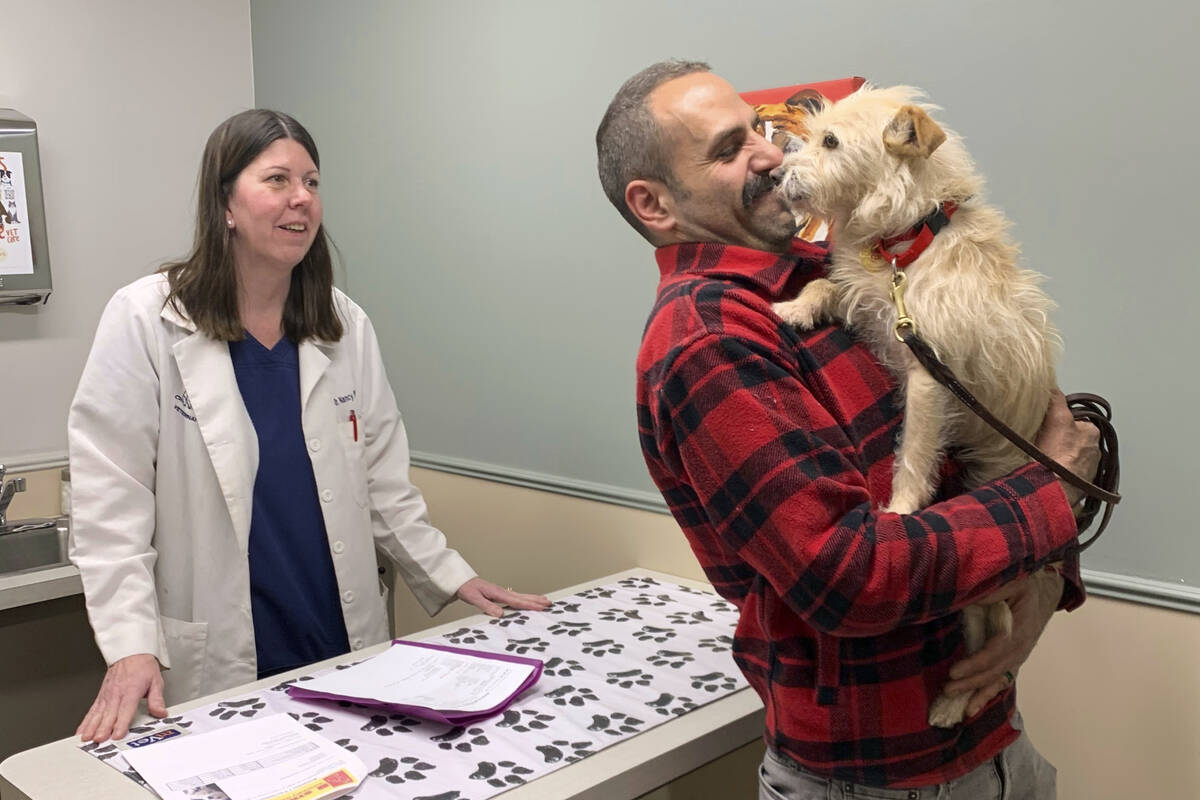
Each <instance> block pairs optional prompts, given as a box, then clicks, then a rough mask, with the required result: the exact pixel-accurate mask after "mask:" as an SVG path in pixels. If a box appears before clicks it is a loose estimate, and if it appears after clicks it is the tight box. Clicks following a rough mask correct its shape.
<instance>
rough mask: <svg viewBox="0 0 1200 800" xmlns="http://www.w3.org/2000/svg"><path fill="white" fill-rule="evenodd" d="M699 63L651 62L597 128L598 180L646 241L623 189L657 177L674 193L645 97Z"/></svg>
mask: <svg viewBox="0 0 1200 800" xmlns="http://www.w3.org/2000/svg"><path fill="white" fill-rule="evenodd" d="M708 71H709V66H708V64H706V63H704V62H703V61H683V60H680V59H671V60H669V61H660V62H658V63H657V64H652V65H650V66H649V67H646V68H645V69H644V70H642V71H641V72H639V73H638V74H636V75H634V76H633V77H632V78H630V79H629V80H627V81H625V83H624V84H623V85H622V86H621V88H620V89H619V90H617V94H616V95H615V96H614V97H613V99H612V102H611V103H609V104H608V110H607V111H605V112H604V119H602V120H600V127H599V128H597V129H596V162H597V167H598V169H599V172H600V184H601V186H603V187H604V193H605V194H606V195H608V200H609V202H611V203H612V204H613V205H614V206H615V207H616V209H617V211H620V212H621V216H623V217H624V218H625V220H626V222H628V223H629V224H630V225H632V226H633V227H634V228H635V229H636V230H637V232H638V233H640V234H642V236H644V237H646V239H648V240H649V239H650V234H649V231H647V230H646V226H645V225H643V224H642V223H641V220H639V219H638V218H637V217H636V216H634V214H633V212H632V211H630V210H629V206H628V205H626V203H625V187H626V186H628V185H629V182H630V181H634V180H657V181H661V182H662V183H664V184H666V185H667V187H668V188H669V189H671V190H672V191H678V188H679V187H677V186H676V184H675V176H674V174H673V173H672V171H671V161H670V154H669V153H668V152H667V151H666V148H665V147H664V145H663V141H662V131H661V129H660V128H659V126H658V123H657V122H655V120H654V115H653V114H652V113H651V112H650V108H649V107H648V105H647V102H646V99H647V98H648V97H649V96H650V93H651V92H653V91H654V90H655V89H657V88H658V87H659V86H661V85H663V84H664V83H666V82H667V81H670V80H674V79H675V78H682V77H683V76H684V75H691V74H692V73H695V72H708Z"/></svg>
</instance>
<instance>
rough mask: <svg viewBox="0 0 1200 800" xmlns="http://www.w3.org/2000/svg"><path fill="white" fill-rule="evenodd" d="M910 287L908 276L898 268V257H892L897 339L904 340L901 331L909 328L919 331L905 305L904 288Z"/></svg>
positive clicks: (893, 299)
mask: <svg viewBox="0 0 1200 800" xmlns="http://www.w3.org/2000/svg"><path fill="white" fill-rule="evenodd" d="M907 288H908V276H907V275H905V274H904V272H903V271H902V270H899V269H896V259H894V258H893V259H892V302H893V303H894V304H895V306H896V327H895V328H894V330H893V332H894V333H895V334H896V341H898V342H903V341H904V337H903V336H901V335H900V332H901V331H902V330H903V329H905V328H908V329H909V330H910V331H912V332H913V333H914V334H915V333H916V332H917V322H916V320H914V319H913V318H912V317H910V316H909V315H908V309H906V308H905V307H904V290H905V289H907Z"/></svg>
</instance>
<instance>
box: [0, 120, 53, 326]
mask: <svg viewBox="0 0 1200 800" xmlns="http://www.w3.org/2000/svg"><path fill="white" fill-rule="evenodd" d="M48 297H50V251H49V248H48V246H47V243H46V213H45V207H44V204H43V202H42V168H41V163H40V162H39V161H38V145H37V124H36V123H35V122H34V121H33V120H31V119H30V118H29V117H27V116H25V115H24V114H22V113H20V112H18V111H14V110H12V109H11V108H0V307H4V306H13V305H36V304H39V303H44V302H46V299H47V298H48Z"/></svg>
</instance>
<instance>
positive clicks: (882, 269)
mask: <svg viewBox="0 0 1200 800" xmlns="http://www.w3.org/2000/svg"><path fill="white" fill-rule="evenodd" d="M920 98H921V95H920V93H919V92H917V91H916V90H915V89H912V88H910V87H895V88H889V89H880V88H875V87H870V86H868V87H864V88H863V89H860V90H859V91H857V92H855V93H854V94H852V95H850V96H849V97H846V98H845V99H843V100H841V101H839V102H837V103H834V104H833V105H832V106H829V107H828V108H826V109H824V110H823V111H821V112H820V113H819V114H817V115H816V116H814V117H812V118H810V119H809V120H808V128H809V138H808V144H807V145H806V146H805V147H803V148H801V149H800V150H799V151H796V152H792V153H789V154H788V155H787V156H786V157H785V159H784V161H783V164H782V165H781V166H780V167H779V169H778V170H777V171H776V172H775V173H774V174H773V176H774V177H775V178H776V179H777V182H778V184H779V190H780V192H781V193H782V194H783V196H784V197H785V198H787V199H788V201H789V202H791V203H792V204H793V205H794V206H795V207H796V208H797V210H801V211H806V212H808V213H812V214H815V215H817V216H820V217H823V218H825V219H826V220H828V221H829V223H830V229H831V238H832V264H831V266H830V269H829V277H828V279H827V280H826V279H820V280H816V281H813V282H811V283H809V284H808V285H807V286H806V287H805V288H804V290H803V291H802V292H801V294H800V296H799V297H798V298H796V299H795V300H793V301H790V302H786V303H781V304H778V305H777V306H776V312H777V313H778V314H779V315H780V317H782V318H783V319H784V320H785V321H787V322H789V323H791V324H793V325H796V326H798V327H803V328H811V327H813V326H814V325H815V324H817V323H819V322H822V321H826V320H830V319H833V318H840V319H842V320H845V321H846V323H848V324H849V325H850V326H851V327H852V328H853V329H854V331H855V332H856V334H857V335H858V336H860V337H861V338H863V339H864V340H865V341H866V342H867V343H868V344H869V345H870V347H871V348H872V349H873V350H874V352H875V354H876V355H877V356H878V357H879V358H880V360H881V361H882V362H883V363H884V364H885V365H887V366H888V367H889V368H891V369H892V370H893V371H894V372H895V373H896V375H897V376H898V378H899V379H900V384H901V386H902V388H903V391H904V397H905V406H904V430H903V436H902V440H901V443H900V446H899V449H898V450H897V453H896V465H895V472H894V478H893V485H892V497H891V501H890V503H889V504H888V505H887V506H886V508H885V510H886V511H892V512H896V513H902V514H903V513H912V512H914V511H916V510H918V509H920V508H923V507H924V506H926V505H928V503H929V501H930V500H931V499H932V497H933V494H934V491H935V489H936V487H937V478H938V474H939V466H940V462H941V459H942V457H943V454H944V452H945V450H946V449H947V448H948V447H951V446H952V447H954V448H956V449H957V455H958V457H959V458H960V460H961V461H962V463H963V465H964V467H965V468H966V470H967V475H966V477H967V482H968V486H971V487H974V486H977V485H979V484H982V483H984V482H986V481H989V480H991V479H993V478H997V477H1000V476H1002V475H1005V474H1007V473H1009V472H1011V471H1012V470H1014V469H1016V468H1017V467H1018V466H1020V465H1021V464H1024V463H1026V462H1027V461H1028V460H1029V459H1028V457H1027V456H1025V455H1024V454H1023V453H1022V452H1021V451H1019V450H1018V449H1017V448H1016V447H1014V446H1013V445H1011V444H1009V443H1008V442H1007V441H1006V440H1005V439H1004V438H1003V437H1001V436H1000V435H999V434H997V433H996V432H995V431H993V430H992V429H991V428H990V427H989V426H988V425H987V424H986V423H984V422H983V421H982V420H981V419H979V418H978V417H976V416H975V415H974V414H972V413H971V412H970V411H968V410H967V409H966V408H965V407H964V406H962V405H961V404H960V403H959V402H958V401H957V400H956V399H955V398H954V397H953V396H952V395H951V394H950V393H949V392H948V391H947V390H946V389H944V388H943V387H942V386H941V385H940V384H938V383H937V382H936V381H935V380H934V379H933V378H932V377H931V376H930V375H929V374H928V373H927V372H926V371H925V370H924V368H922V367H921V365H920V364H919V363H918V362H917V361H916V359H915V358H914V357H913V355H912V354H911V353H910V352H909V351H908V348H907V347H905V346H904V345H903V344H902V343H901V342H899V341H898V340H897V339H896V338H895V336H894V326H895V323H896V317H897V314H896V309H895V306H894V304H893V301H892V295H891V287H892V272H891V266H890V265H888V264H885V263H884V262H882V261H878V260H874V261H873V260H872V259H871V258H870V257H869V256H867V255H866V254H864V252H863V251H864V250H867V249H868V248H869V249H874V247H875V245H876V243H877V242H879V241H880V240H881V239H882V238H885V237H889V236H894V235H899V234H902V233H904V232H906V231H908V230H910V229H911V228H912V227H913V226H914V225H915V224H916V223H917V222H918V221H920V220H921V219H922V218H924V217H925V216H926V215H928V214H929V213H930V212H932V211H933V210H934V209H935V208H937V206H938V204H939V203H944V202H946V201H954V202H957V203H958V204H959V207H958V210H957V211H956V213H955V214H954V215H953V217H952V219H951V222H950V224H949V225H947V226H945V227H944V228H943V229H942V230H941V231H940V232H939V233H938V234H937V235H936V236H934V238H933V242H932V243H931V244H930V245H929V246H928V248H927V249H926V250H925V251H924V252H923V253H922V254H921V255H920V256H919V257H918V258H917V260H916V261H914V262H913V263H912V264H911V265H910V266H909V267H908V268H907V269H906V270H905V273H906V275H907V279H908V288H907V292H906V294H905V298H904V299H905V304H906V305H907V308H908V312H909V314H910V315H911V316H912V317H913V319H914V320H915V321H916V326H917V332H918V334H919V335H920V336H921V338H922V339H924V340H925V341H926V342H927V343H928V344H929V345H930V346H931V347H933V349H934V350H935V351H936V352H937V354H938V355H939V356H940V357H941V359H942V360H943V361H944V362H946V364H948V365H949V366H950V368H951V369H952V370H954V372H955V374H956V375H957V376H958V378H959V380H960V381H962V383H963V384H965V385H966V386H967V388H969V389H970V390H971V392H972V393H973V394H975V396H976V397H978V398H979V399H980V401H981V402H983V404H984V405H985V406H987V407H988V408H989V409H990V410H991V411H992V412H993V413H995V414H996V415H997V416H998V417H1000V418H1001V419H1003V420H1004V421H1005V422H1006V423H1007V424H1008V425H1009V426H1010V427H1012V428H1013V429H1014V430H1015V431H1017V433H1019V434H1021V435H1022V436H1024V437H1026V438H1032V437H1033V436H1034V435H1035V434H1036V432H1037V430H1038V428H1039V426H1040V425H1041V422H1042V418H1043V416H1044V415H1045V412H1046V408H1047V404H1048V402H1049V399H1050V393H1051V390H1052V389H1053V388H1054V386H1055V377H1054V363H1055V361H1056V359H1057V356H1058V351H1059V349H1060V339H1059V336H1058V333H1057V331H1056V330H1055V329H1054V327H1053V325H1052V324H1051V322H1050V317H1049V313H1050V311H1051V310H1052V308H1053V303H1052V302H1051V300H1050V299H1049V298H1048V297H1047V296H1046V295H1045V294H1044V293H1043V292H1042V290H1041V288H1040V286H1039V284H1040V282H1041V276H1039V275H1037V274H1036V273H1034V272H1030V271H1028V270H1024V269H1021V268H1020V267H1019V266H1018V264H1017V260H1018V250H1017V247H1016V245H1015V244H1014V243H1013V242H1012V241H1011V240H1010V239H1009V238H1008V236H1007V233H1006V231H1007V228H1008V223H1007V221H1006V220H1005V218H1004V217H1003V216H1002V215H1001V213H1000V212H999V211H998V210H996V209H995V208H993V207H991V206H989V205H987V204H985V203H984V202H982V200H981V199H980V197H979V195H980V192H981V190H982V185H983V184H982V180H981V179H980V178H979V176H978V175H977V174H976V172H975V167H974V164H973V163H972V161H971V158H970V156H968V154H967V151H966V149H965V148H964V147H963V144H962V140H961V139H960V138H959V137H958V136H957V135H956V134H954V133H953V132H952V131H944V130H943V129H942V128H941V127H939V126H938V124H937V123H935V122H934V121H933V120H932V119H931V118H930V117H929V114H928V112H929V111H930V110H934V109H935V108H936V107H933V106H928V105H923V104H921V103H919V100H920ZM1011 625H1012V619H1011V615H1010V613H1009V609H1008V606H1007V605H1005V604H1004V603H996V604H993V605H991V606H988V607H987V608H986V609H984V608H981V607H978V606H974V607H971V608H968V609H967V611H966V612H965V613H964V628H965V636H966V644H967V649H968V651H969V652H975V651H976V650H978V649H979V648H980V647H982V646H983V643H984V641H985V640H986V638H987V636H988V635H990V634H992V633H995V632H997V630H1003V631H1008V630H1010V629H1011ZM968 698H969V693H968V694H964V695H961V696H959V697H955V698H949V697H947V696H945V695H942V696H940V697H939V698H937V700H936V701H935V702H934V704H933V708H932V709H931V713H930V723H931V724H933V725H939V726H943V727H946V726H951V725H954V724H956V723H958V722H960V721H961V720H962V718H963V713H964V711H965V708H966V704H967V700H968Z"/></svg>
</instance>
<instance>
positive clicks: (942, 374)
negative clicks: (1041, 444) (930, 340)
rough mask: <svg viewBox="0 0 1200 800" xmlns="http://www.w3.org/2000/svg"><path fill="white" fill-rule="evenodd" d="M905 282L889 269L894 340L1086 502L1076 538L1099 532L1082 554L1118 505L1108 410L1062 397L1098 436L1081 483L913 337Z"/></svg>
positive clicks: (1099, 401)
mask: <svg viewBox="0 0 1200 800" xmlns="http://www.w3.org/2000/svg"><path fill="white" fill-rule="evenodd" d="M907 281H908V278H907V276H906V275H905V274H904V272H903V271H902V270H898V269H897V268H896V264H895V262H894V261H893V263H892V300H893V301H894V303H895V305H896V311H897V319H896V327H895V334H896V338H897V339H899V340H900V341H901V342H903V343H904V344H905V345H907V346H908V349H909V350H911V351H912V354H913V355H914V356H916V358H917V360H918V361H920V362H921V365H922V366H923V367H925V369H926V370H927V371H928V372H929V374H930V375H931V376H933V378H934V380H936V381H937V382H938V383H940V384H941V385H942V386H944V387H946V389H948V390H949V391H950V393H951V394H953V395H954V396H955V397H957V398H958V399H959V400H960V401H962V403H963V405H965V406H966V407H967V408H969V409H970V410H971V411H972V412H974V413H975V414H976V416H978V417H979V418H980V419H982V420H983V421H984V422H986V423H987V424H988V425H990V426H991V427H992V428H993V429H995V431H996V432H997V433H999V434H1000V435H1001V436H1003V437H1004V438H1005V439H1007V440H1008V441H1010V442H1012V443H1013V444H1014V445H1016V446H1017V447H1018V448H1020V450H1021V451H1022V452H1024V453H1025V454H1026V455H1028V456H1029V457H1030V458H1032V459H1034V460H1035V461H1037V462H1038V463H1040V464H1042V465H1043V466H1045V467H1046V468H1047V469H1049V470H1050V471H1051V472H1053V473H1054V474H1055V475H1057V476H1058V477H1059V478H1061V479H1062V480H1064V481H1065V482H1067V483H1069V484H1071V485H1072V486H1074V487H1075V488H1076V489H1078V490H1079V491H1081V492H1083V493H1084V495H1085V499H1084V502H1083V508H1082V509H1081V511H1080V513H1079V514H1078V515H1077V520H1078V524H1079V532H1080V533H1082V532H1083V531H1085V530H1087V528H1088V526H1090V525H1091V524H1092V521H1093V520H1094V519H1095V518H1096V515H1097V514H1099V513H1100V510H1101V507H1103V510H1104V513H1103V516H1101V517H1100V526H1099V527H1098V528H1097V529H1096V532H1095V533H1094V534H1092V536H1091V537H1090V538H1088V540H1087V541H1086V542H1085V541H1080V544H1079V549H1080V550H1081V551H1082V550H1086V549H1087V548H1089V547H1091V546H1092V544H1093V543H1094V542H1095V541H1096V540H1097V539H1099V538H1100V534H1101V533H1103V532H1104V529H1105V528H1106V527H1108V521H1109V519H1110V518H1111V517H1112V512H1113V507H1114V506H1115V505H1116V504H1117V503H1119V502H1121V495H1120V494H1119V493H1118V492H1117V488H1118V486H1119V484H1120V480H1121V462H1120V459H1119V457H1118V452H1117V430H1116V428H1114V427H1113V424H1112V406H1111V405H1110V404H1109V402H1108V401H1107V400H1105V399H1104V398H1103V397H1100V396H1099V395H1095V394H1088V393H1079V394H1070V395H1067V407H1068V408H1070V409H1071V413H1072V415H1074V417H1075V419H1076V420H1081V421H1086V422H1090V423H1092V424H1093V425H1095V426H1096V428H1097V429H1098V430H1099V431H1100V465H1099V467H1098V468H1097V470H1096V475H1095V477H1094V478H1093V481H1094V483H1093V482H1089V481H1086V480H1084V479H1083V478H1080V477H1079V476H1078V475H1076V474H1075V473H1074V472H1071V470H1069V469H1067V468H1066V467H1064V466H1063V465H1062V464H1060V463H1058V462H1057V461H1055V460H1054V459H1053V458H1051V457H1050V456H1048V455H1046V454H1045V453H1043V452H1042V451H1041V450H1040V449H1039V448H1038V447H1037V446H1036V445H1034V444H1033V443H1032V442H1030V441H1028V440H1027V439H1025V438H1024V437H1023V436H1021V435H1020V434H1018V433H1017V432H1016V431H1014V430H1013V429H1012V428H1010V427H1008V425H1006V424H1004V422H1003V421H1001V420H1000V419H999V418H998V417H996V415H995V414H993V413H992V412H991V411H989V410H988V409H987V407H986V406H984V405H983V404H982V403H980V402H979V400H978V399H977V398H976V397H975V395H973V394H971V392H970V391H968V389H967V387H965V386H963V385H962V383H960V382H959V380H958V378H957V377H955V375H954V372H953V371H952V370H951V369H950V368H949V367H948V366H946V364H945V363H943V362H942V360H941V359H940V358H938V357H937V354H936V353H934V351H933V348H932V347H930V346H929V345H928V344H927V343H926V342H925V341H924V340H923V339H921V338H920V337H919V336H918V335H917V324H916V322H915V321H914V320H913V318H912V317H910V316H909V315H908V312H907V310H906V309H905V307H904V289H905V287H906V285H907Z"/></svg>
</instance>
